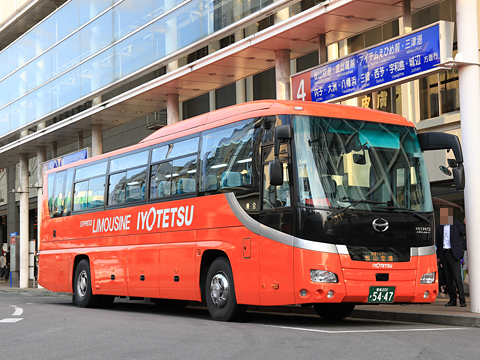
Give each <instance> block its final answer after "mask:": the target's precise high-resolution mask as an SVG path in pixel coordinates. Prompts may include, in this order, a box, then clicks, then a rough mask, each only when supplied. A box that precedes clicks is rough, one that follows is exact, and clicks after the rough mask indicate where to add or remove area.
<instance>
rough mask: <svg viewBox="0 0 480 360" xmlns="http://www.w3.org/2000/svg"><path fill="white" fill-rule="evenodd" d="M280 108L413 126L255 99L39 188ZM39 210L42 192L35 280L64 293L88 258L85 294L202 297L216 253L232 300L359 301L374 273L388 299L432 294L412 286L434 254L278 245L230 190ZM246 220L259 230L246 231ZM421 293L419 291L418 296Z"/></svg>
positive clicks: (432, 287) (417, 299)
mask: <svg viewBox="0 0 480 360" xmlns="http://www.w3.org/2000/svg"><path fill="white" fill-rule="evenodd" d="M284 114H285V115H289V114H290V115H314V116H323V117H332V118H342V119H352V120H364V121H370V122H378V123H383V124H394V125H400V126H406V127H413V124H412V123H410V122H408V121H407V120H406V119H404V118H402V117H400V116H397V115H392V114H386V113H382V112H376V111H371V110H366V109H360V108H356V107H349V106H341V105H328V104H318V103H309V102H296V101H258V102H253V103H247V104H242V105H236V106H232V107H229V108H226V109H221V110H217V111H214V112H211V113H208V114H204V115H200V116H198V117H195V118H192V119H190V120H187V121H182V122H180V123H177V124H175V125H171V126H167V127H164V128H162V129H161V130H158V131H157V132H155V133H154V134H152V135H151V136H149V137H147V138H146V139H145V140H143V141H142V142H140V143H139V144H136V145H133V146H130V147H128V148H125V149H121V150H116V151H113V152H110V153H106V154H102V155H100V156H97V157H94V158H91V159H88V160H84V161H81V162H78V163H75V164H71V165H67V166H65V167H62V168H61V169H55V170H51V171H48V172H47V173H46V174H45V179H44V184H45V185H44V189H47V188H48V183H47V176H48V174H50V173H52V172H55V171H58V170H64V169H68V168H71V167H75V166H79V165H83V164H86V163H89V162H92V161H98V160H100V159H107V158H110V157H112V156H115V155H119V154H123V153H126V152H129V151H132V150H137V149H141V148H148V147H149V146H152V145H155V144H157V143H158V144H160V143H163V142H166V141H169V140H172V139H176V138H179V137H184V136H186V135H190V134H195V133H200V132H201V131H205V130H209V129H213V128H216V127H218V126H221V125H225V124H230V123H234V122H237V121H240V120H244V119H250V118H257V117H263V116H270V115H284ZM48 206H49V204H48V194H47V191H46V190H45V191H44V192H43V213H42V219H43V221H42V227H41V242H40V257H39V259H40V260H39V283H40V284H41V285H42V286H43V287H45V288H47V289H49V290H51V291H56V292H68V293H73V292H74V291H75V289H74V285H73V284H74V275H75V268H76V265H77V264H78V263H79V261H80V260H82V259H87V260H88V262H89V264H90V269H91V285H92V294H94V295H114V296H131V297H147V298H161V299H178V300H190V301H202V299H203V296H202V291H203V290H202V279H203V278H204V277H205V272H206V271H207V270H208V269H207V268H206V266H208V265H209V264H211V262H212V259H214V258H216V257H218V256H224V257H226V258H228V261H229V262H230V264H231V268H232V273H233V277H234V281H235V295H236V301H237V303H238V304H246V305H261V306H264V305H289V304H311V303H341V302H352V303H366V302H367V297H368V295H369V287H370V286H372V285H378V283H376V274H378V273H379V272H388V273H389V275H390V277H389V280H388V282H386V283H380V285H383V284H385V285H388V286H393V287H395V300H394V301H395V302H396V303H398V302H401V303H431V302H433V301H434V300H435V298H436V295H437V289H438V281H437V280H435V282H434V283H432V284H420V278H421V276H422V275H423V274H426V273H432V272H433V273H434V272H436V271H437V261H436V256H435V254H426V255H425V254H419V255H418V256H417V254H413V255H412V256H411V257H410V260H409V261H408V262H361V261H353V260H352V259H351V258H350V256H349V255H348V253H346V254H343V253H341V252H339V253H332V252H328V251H327V252H323V251H318V250H317V249H309V246H297V243H296V241H297V240H296V239H294V238H293V237H291V236H288V235H287V236H286V237H287V238H288V239H286V240H285V241H278V239H272V238H270V237H269V236H268V234H267V235H265V233H264V232H263V230H262V229H263V228H264V227H265V226H264V225H261V224H259V223H257V225H255V224H253V225H251V226H246V225H245V221H242V220H241V219H239V215H238V214H239V211H240V210H238V209H236V210H235V209H232V204H231V193H222V194H215V195H209V196H202V197H195V196H194V197H191V198H187V199H177V200H171V201H163V202H154V203H146V204H143V205H139V206H132V207H121V208H116V209H108V208H107V209H106V210H102V211H92V212H88V213H79V214H75V213H73V215H70V216H65V217H59V218H50V214H49V210H48V209H49V207H48ZM246 216H248V215H246ZM255 226H256V227H258V229H257V230H255V229H253V230H252V227H255ZM249 227H250V229H249ZM275 231H276V230H275ZM290 238H291V239H290ZM310 269H318V270H327V271H330V272H333V273H335V274H337V275H338V282H337V283H314V282H312V281H311V279H310ZM301 290H302V291H303V292H302V294H301ZM329 292H330V293H329ZM426 292H428V293H429V296H428V297H424V294H425V293H426ZM327 295H328V296H327Z"/></svg>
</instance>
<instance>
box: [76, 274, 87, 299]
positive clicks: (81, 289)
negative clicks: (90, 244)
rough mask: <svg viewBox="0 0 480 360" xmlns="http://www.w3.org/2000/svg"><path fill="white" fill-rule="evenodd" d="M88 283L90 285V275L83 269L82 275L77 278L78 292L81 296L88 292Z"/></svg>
mask: <svg viewBox="0 0 480 360" xmlns="http://www.w3.org/2000/svg"><path fill="white" fill-rule="evenodd" d="M87 285H88V276H87V272H86V271H85V270H82V272H81V273H80V275H79V276H78V280H77V294H78V296H80V297H84V296H85V294H86V293H87Z"/></svg>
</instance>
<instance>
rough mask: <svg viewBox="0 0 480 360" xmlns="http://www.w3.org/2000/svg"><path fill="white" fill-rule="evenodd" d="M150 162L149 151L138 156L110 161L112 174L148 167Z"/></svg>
mask: <svg viewBox="0 0 480 360" xmlns="http://www.w3.org/2000/svg"><path fill="white" fill-rule="evenodd" d="M147 161H148V151H142V152H139V153H136V154H131V155H127V156H124V157H121V158H117V159H113V160H111V161H110V172H111V173H112V172H116V171H120V170H125V169H129V168H132V167H136V166H140V165H146V164H147Z"/></svg>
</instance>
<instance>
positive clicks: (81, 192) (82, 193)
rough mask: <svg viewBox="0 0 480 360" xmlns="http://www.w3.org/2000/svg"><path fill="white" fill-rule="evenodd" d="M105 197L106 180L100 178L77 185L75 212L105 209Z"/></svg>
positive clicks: (74, 203)
mask: <svg viewBox="0 0 480 360" xmlns="http://www.w3.org/2000/svg"><path fill="white" fill-rule="evenodd" d="M104 197H105V178H104V177H103V176H102V177H98V178H96V179H90V180H87V181H82V182H78V183H76V184H75V194H74V202H73V210H74V211H79V210H86V209H94V208H97V207H103V204H104Z"/></svg>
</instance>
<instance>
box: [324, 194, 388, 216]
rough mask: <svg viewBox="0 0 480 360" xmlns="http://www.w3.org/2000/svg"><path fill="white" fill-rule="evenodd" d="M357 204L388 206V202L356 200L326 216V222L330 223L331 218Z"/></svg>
mask: <svg viewBox="0 0 480 360" xmlns="http://www.w3.org/2000/svg"><path fill="white" fill-rule="evenodd" d="M359 203H365V204H375V205H378V204H385V205H388V202H384V201H374V200H366V199H358V200H355V201H352V202H351V203H350V205H348V206H345V207H343V208H341V209H338V210H337V211H334V212H333V213H331V214H330V215H328V216H327V220H328V221H330V220H332V218H333V217H334V216H335V215H338V214H340V213H342V212H344V211H345V210H347V209H348V208H349V207H351V206H354V205H357V204H359Z"/></svg>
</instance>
